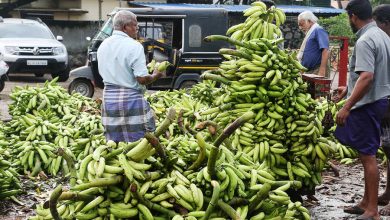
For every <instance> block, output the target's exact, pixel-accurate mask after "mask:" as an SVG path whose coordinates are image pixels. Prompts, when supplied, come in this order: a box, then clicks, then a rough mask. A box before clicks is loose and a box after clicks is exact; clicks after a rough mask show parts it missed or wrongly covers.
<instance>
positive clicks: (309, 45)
mask: <svg viewBox="0 0 390 220" xmlns="http://www.w3.org/2000/svg"><path fill="white" fill-rule="evenodd" d="M317 21H318V18H317V17H316V16H315V15H314V14H313V13H312V12H311V11H304V12H302V13H301V14H299V15H298V26H299V29H301V30H302V31H304V32H305V34H306V36H305V38H304V39H303V42H302V45H301V47H300V49H299V53H298V60H299V62H300V63H301V64H302V65H303V66H304V67H306V68H307V70H308V71H307V72H306V73H309V74H315V75H318V76H322V77H325V76H327V74H328V73H327V71H328V68H327V66H328V65H327V63H328V56H329V36H328V33H327V32H326V31H325V30H324V29H323V28H322V27H321V26H320V25H318V24H317Z"/></svg>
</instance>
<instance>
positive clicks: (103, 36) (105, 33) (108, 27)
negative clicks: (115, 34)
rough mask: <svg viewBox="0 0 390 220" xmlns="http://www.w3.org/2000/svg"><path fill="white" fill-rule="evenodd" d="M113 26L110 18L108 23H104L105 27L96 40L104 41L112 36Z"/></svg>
mask: <svg viewBox="0 0 390 220" xmlns="http://www.w3.org/2000/svg"><path fill="white" fill-rule="evenodd" d="M113 29H114V28H113V25H112V17H109V18H108V20H107V21H106V23H104V25H103V27H102V28H101V29H100V30H99V32H98V33H97V35H96V37H95V39H94V40H101V41H103V40H104V39H106V38H107V37H109V36H111V34H112V31H113Z"/></svg>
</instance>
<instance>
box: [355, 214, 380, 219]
mask: <svg viewBox="0 0 390 220" xmlns="http://www.w3.org/2000/svg"><path fill="white" fill-rule="evenodd" d="M356 219H357V220H380V219H381V217H380V215H379V214H377V215H375V216H369V215H365V214H363V215H360V216H358V217H357V218H356Z"/></svg>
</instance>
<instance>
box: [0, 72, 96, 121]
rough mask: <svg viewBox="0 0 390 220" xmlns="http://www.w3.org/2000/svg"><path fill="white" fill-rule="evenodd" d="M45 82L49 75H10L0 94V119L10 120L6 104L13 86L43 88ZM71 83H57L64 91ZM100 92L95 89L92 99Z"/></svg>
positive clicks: (9, 101)
mask: <svg viewBox="0 0 390 220" xmlns="http://www.w3.org/2000/svg"><path fill="white" fill-rule="evenodd" d="M46 80H51V76H50V74H46V75H44V76H43V77H36V76H34V75H31V74H12V75H10V76H9V81H6V82H5V88H4V90H3V91H2V92H0V119H1V120H7V119H9V118H10V116H9V114H8V104H10V103H11V102H12V100H11V99H10V97H9V94H10V93H11V91H12V89H13V88H14V87H15V86H26V85H29V86H43V84H44V83H45V81H46ZM71 82H72V79H71V78H70V79H68V80H67V81H66V82H61V83H59V84H60V85H61V86H62V87H64V88H65V89H66V90H67V89H68V85H69V84H70V83H71ZM101 97H102V90H101V89H98V88H97V89H96V90H95V94H94V96H93V98H101Z"/></svg>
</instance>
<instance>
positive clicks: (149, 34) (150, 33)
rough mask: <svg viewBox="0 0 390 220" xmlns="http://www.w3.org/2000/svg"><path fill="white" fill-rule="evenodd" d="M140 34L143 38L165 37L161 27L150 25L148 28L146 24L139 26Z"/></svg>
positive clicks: (158, 38)
mask: <svg viewBox="0 0 390 220" xmlns="http://www.w3.org/2000/svg"><path fill="white" fill-rule="evenodd" d="M138 31H139V36H140V37H143V38H152V39H155V40H160V39H162V38H163V34H162V30H161V27H156V26H155V27H154V28H153V27H151V26H148V27H147V28H146V27H145V26H144V27H142V26H140V27H139V30H138Z"/></svg>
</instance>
